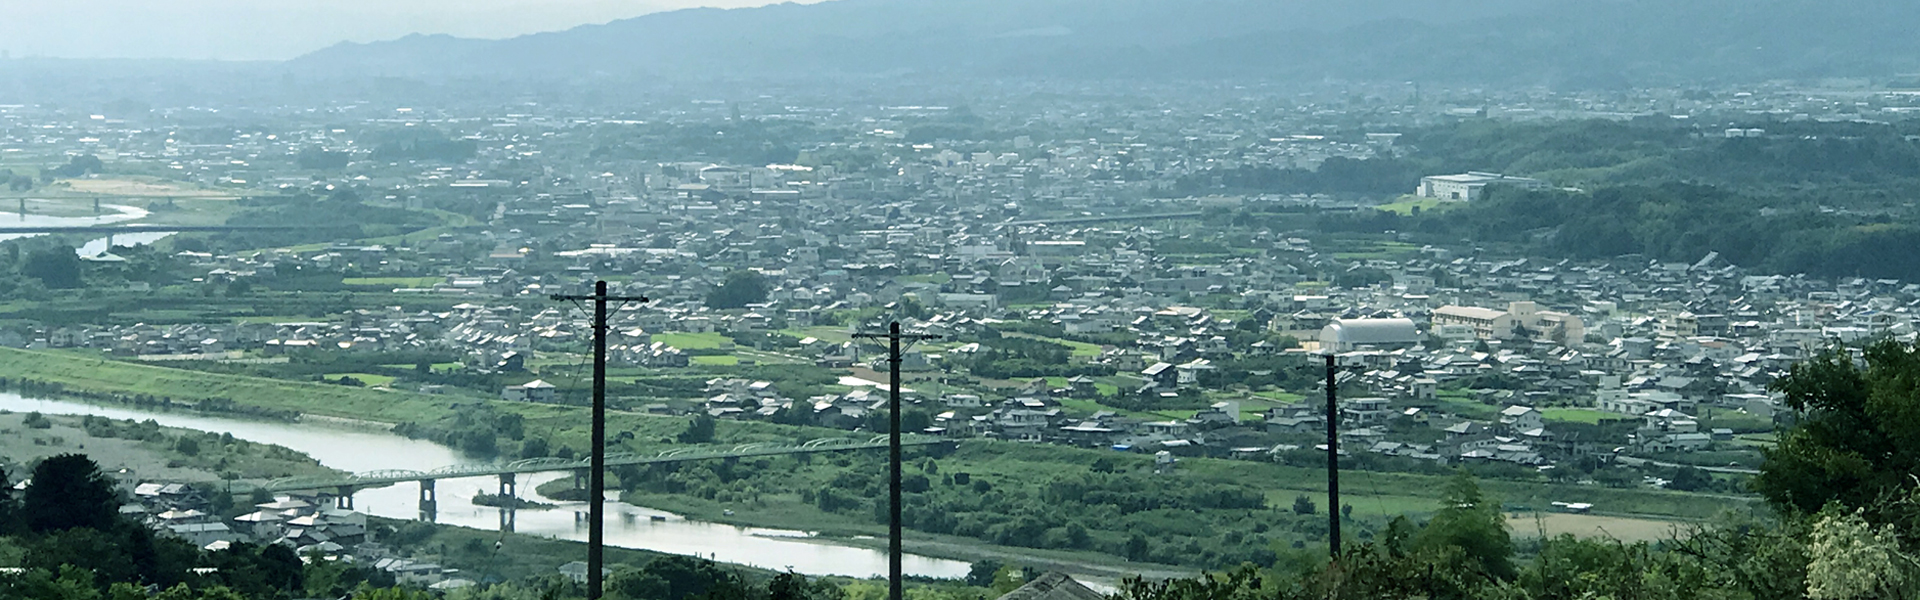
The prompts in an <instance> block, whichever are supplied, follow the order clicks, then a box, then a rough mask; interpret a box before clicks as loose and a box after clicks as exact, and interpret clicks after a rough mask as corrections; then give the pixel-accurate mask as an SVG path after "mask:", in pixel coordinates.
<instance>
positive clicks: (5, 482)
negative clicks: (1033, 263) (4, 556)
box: [0, 465, 20, 536]
mask: <svg viewBox="0 0 1920 600" xmlns="http://www.w3.org/2000/svg"><path fill="white" fill-rule="evenodd" d="M19 518H20V499H19V498H17V497H16V496H15V494H14V491H13V480H12V479H10V478H8V477H7V467H6V465H0V536H5V535H8V534H11V533H14V532H15V531H16V530H17V529H18V527H19V524H20V522H19V520H18V519H19Z"/></svg>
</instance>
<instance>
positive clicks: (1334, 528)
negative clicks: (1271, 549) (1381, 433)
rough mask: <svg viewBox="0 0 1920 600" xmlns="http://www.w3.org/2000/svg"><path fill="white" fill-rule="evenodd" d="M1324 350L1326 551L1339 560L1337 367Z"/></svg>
mask: <svg viewBox="0 0 1920 600" xmlns="http://www.w3.org/2000/svg"><path fill="white" fill-rule="evenodd" d="M1334 359H1335V357H1334V354H1333V353H1332V352H1328V353H1327V543H1328V544H1327V551H1328V552H1329V553H1331V555H1332V557H1333V560H1340V400H1339V392H1338V391H1337V390H1338V388H1339V382H1338V381H1337V379H1338V378H1339V376H1340V367H1339V365H1337V364H1335V363H1334Z"/></svg>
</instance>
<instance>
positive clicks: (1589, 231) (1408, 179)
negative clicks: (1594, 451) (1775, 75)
mask: <svg viewBox="0 0 1920 600" xmlns="http://www.w3.org/2000/svg"><path fill="white" fill-rule="evenodd" d="M1754 126H1755V127H1762V126H1764V127H1765V128H1766V129H1765V131H1766V132H1767V135H1766V136H1765V137H1740V138H1726V137H1724V136H1722V135H1721V134H1720V132H1718V131H1717V130H1705V129H1702V128H1698V127H1694V126H1692V125H1690V124H1687V122H1686V121H1681V120H1675V119H1671V118H1668V117H1664V116H1654V117H1643V118H1639V119H1635V120H1633V121H1629V122H1616V121H1568V122H1552V123H1500V122H1492V121H1468V122H1462V123H1456V124H1451V125H1445V126H1438V127H1434V128H1430V129H1425V130H1420V131H1414V132H1410V133H1408V134H1407V135H1405V136H1404V137H1403V138H1402V139H1401V140H1400V142H1399V145H1398V147H1396V149H1395V150H1394V151H1393V152H1392V153H1391V154H1390V155H1387V156H1382V157H1379V158H1372V159H1346V158H1335V159H1330V160H1328V161H1326V162H1325V163H1324V164H1322V165H1321V166H1320V167H1319V168H1318V169H1317V170H1306V169H1281V168H1268V167H1242V168H1238V169H1231V170H1214V171H1203V172H1201V173H1199V174H1196V175H1192V176H1189V177H1187V178H1184V179H1183V180H1182V182H1181V187H1182V188H1183V189H1184V190H1186V191H1188V192H1192V193H1202V192H1208V193H1219V192H1223V191H1224V192H1234V193H1269V194H1332V195H1347V196H1352V195H1360V196H1372V197H1392V196H1393V195H1397V194H1406V193H1409V192H1411V191H1413V189H1414V188H1415V186H1416V185H1417V184H1418V183H1419V180H1420V178H1421V177H1422V176H1425V175H1434V174H1448V173H1459V172H1464V171H1469V170H1474V171H1494V172H1503V173H1506V174H1509V175H1523V176H1529V177H1536V178H1540V179H1545V180H1547V181H1549V182H1551V183H1554V184H1556V185H1559V186H1564V187H1565V188H1566V189H1563V190H1559V191H1535V192H1526V191H1519V190H1513V189H1495V190H1492V191H1491V193H1490V197H1489V198H1488V199H1486V200H1483V201H1478V202H1474V203H1471V204H1462V205H1457V206H1447V207H1446V208H1448V209H1449V210H1433V211H1426V212H1420V211H1415V212H1414V213H1413V214H1408V215H1403V214H1396V213H1389V212H1384V211H1363V212H1360V213H1322V214H1319V215H1316V216H1315V217H1313V218H1312V219H1311V221H1309V222H1306V223H1302V222H1301V221H1300V220H1299V219H1300V214H1299V213H1298V212H1297V211H1288V212H1266V210H1264V209H1249V210H1245V211H1243V212H1242V213H1240V214H1238V215H1236V216H1234V217H1233V218H1234V219H1235V222H1237V223H1240V224H1259V223H1263V222H1265V223H1270V224H1274V225H1276V226H1281V227H1283V228H1288V229H1296V228H1300V227H1301V226H1302V225H1303V224H1304V225H1306V226H1307V228H1308V229H1310V230H1314V231H1318V232H1320V233H1341V232H1372V233H1379V232H1399V233H1403V234H1411V235H1414V236H1415V239H1418V240H1425V241H1430V242H1434V243H1449V244H1451V243H1458V242H1461V241H1466V242H1470V243H1497V244H1508V245H1510V246H1512V247H1514V249H1515V250H1517V251H1520V252H1523V253H1528V254H1536V255H1542V256H1553V257H1573V258H1612V257H1617V256H1622V255H1640V256H1643V257H1646V258H1649V259H1653V260H1661V261H1685V262H1692V261H1695V260H1699V259H1700V258H1701V257H1703V256H1705V255H1706V254H1707V253H1708V252H1719V253H1720V254H1721V256H1723V257H1724V258H1726V259H1727V260H1728V261H1729V262H1731V263H1733V264H1735V265H1739V266H1742V267H1749V268H1753V269H1757V270H1759V271H1762V272H1773V273H1787V274H1792V273H1805V274H1808V275H1812V276H1817V277H1855V276H1857V277H1874V278H1901V279H1914V278H1916V277H1920V258H1916V257H1914V256H1912V255H1911V253H1909V252H1904V251H1902V249H1906V248H1912V247H1914V246H1915V244H1916V243H1917V242H1920V226H1916V224H1915V222H1916V217H1920V212H1916V209H1915V208H1914V207H1913V205H1912V197H1911V195H1910V194H1911V190H1913V189H1916V188H1920V142H1916V141H1915V140H1916V139H1920V137H1917V136H1920V124H1915V123H1912V122H1902V123H1896V124H1875V123H1819V122H1764V123H1756V124H1754Z"/></svg>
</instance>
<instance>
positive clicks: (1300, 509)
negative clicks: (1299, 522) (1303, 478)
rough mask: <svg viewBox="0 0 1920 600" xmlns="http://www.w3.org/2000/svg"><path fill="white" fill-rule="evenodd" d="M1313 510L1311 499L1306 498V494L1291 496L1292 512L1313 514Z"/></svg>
mask: <svg viewBox="0 0 1920 600" xmlns="http://www.w3.org/2000/svg"><path fill="white" fill-rule="evenodd" d="M1314 510H1316V508H1315V507H1314V505H1313V499H1311V498H1308V497H1307V495H1306V494H1301V495H1298V496H1294V497H1293V512H1294V514H1299V515H1310V514H1313V511H1314Z"/></svg>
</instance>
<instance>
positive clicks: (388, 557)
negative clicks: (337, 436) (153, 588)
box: [120, 479, 473, 589]
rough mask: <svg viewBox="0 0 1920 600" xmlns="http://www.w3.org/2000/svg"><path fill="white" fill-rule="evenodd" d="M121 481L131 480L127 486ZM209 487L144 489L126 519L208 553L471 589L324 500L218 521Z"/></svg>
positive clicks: (266, 506)
mask: <svg viewBox="0 0 1920 600" xmlns="http://www.w3.org/2000/svg"><path fill="white" fill-rule="evenodd" d="M122 481H126V480H125V479H122ZM209 485H210V484H188V483H173V482H145V483H139V484H137V485H134V486H132V487H131V488H130V489H126V490H123V491H126V492H127V494H128V497H129V498H130V499H131V501H130V502H128V503H127V504H125V505H123V506H122V507H121V508H120V513H121V514H122V515H125V516H127V517H129V518H133V519H135V520H138V521H140V522H141V523H144V524H146V525H147V526H148V527H151V528H153V530H154V531H155V532H156V533H159V534H162V535H169V536H173V537H175V538H179V539H181V540H185V541H186V542H187V543H190V544H193V545H194V546H197V547H199V548H201V549H203V550H207V551H218V550H223V549H226V548H229V547H231V546H233V545H234V544H239V543H250V544H276V545H281V546H285V547H287V548H289V549H291V550H293V551H294V553H295V554H296V555H298V556H300V557H301V560H309V561H310V560H328V561H336V560H337V561H352V562H356V563H359V564H364V565H369V566H371V567H372V568H375V569H378V570H381V571H385V572H387V573H389V574H392V575H393V576H394V579H395V581H397V582H399V583H403V584H408V585H416V586H421V587H430V588H435V589H446V588H452V587H461V586H465V585H472V583H473V582H472V581H470V580H466V579H462V578H461V577H460V572H459V571H458V570H456V569H449V568H447V567H444V566H441V565H439V564H437V563H434V562H430V561H424V560H417V559H412V558H407V557H405V556H402V555H401V554H400V553H399V552H397V549H395V548H392V547H391V546H388V545H386V544H382V543H379V542H378V541H376V540H373V539H371V537H370V536H369V532H368V527H367V516H366V515H365V514H362V513H359V512H355V511H353V510H348V509H344V508H339V507H338V503H337V502H335V499H334V498H333V497H331V496H328V495H325V494H284V495H280V496H277V497H275V498H274V499H273V501H272V502H266V503H262V504H258V505H255V506H253V507H252V508H253V510H252V511H251V512H247V513H245V514H242V515H239V516H236V517H233V518H231V519H225V518H222V517H221V515H219V514H215V513H214V512H213V511H214V508H213V502H212V501H211V500H210V495H211V494H216V493H225V492H224V491H222V490H216V489H214V488H212V487H208V486H209Z"/></svg>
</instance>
